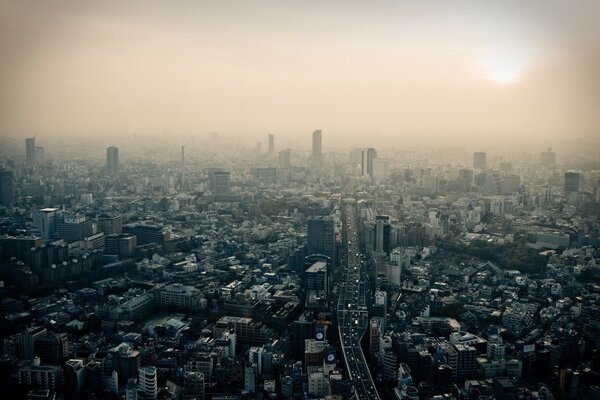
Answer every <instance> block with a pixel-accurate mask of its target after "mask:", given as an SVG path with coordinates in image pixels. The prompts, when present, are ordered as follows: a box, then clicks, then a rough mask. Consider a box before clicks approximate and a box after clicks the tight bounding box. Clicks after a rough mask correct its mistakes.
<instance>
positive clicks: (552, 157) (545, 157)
mask: <svg viewBox="0 0 600 400" xmlns="http://www.w3.org/2000/svg"><path fill="white" fill-rule="evenodd" d="M540 162H541V164H542V165H546V166H551V165H554V164H556V153H555V152H553V151H552V149H550V148H548V150H547V151H542V152H541V153H540Z"/></svg>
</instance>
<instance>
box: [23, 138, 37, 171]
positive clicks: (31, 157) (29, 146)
mask: <svg viewBox="0 0 600 400" xmlns="http://www.w3.org/2000/svg"><path fill="white" fill-rule="evenodd" d="M25 163H26V164H27V165H28V166H34V165H35V138H34V137H33V138H27V139H25Z"/></svg>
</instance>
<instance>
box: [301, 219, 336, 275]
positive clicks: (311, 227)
mask: <svg viewBox="0 0 600 400" xmlns="http://www.w3.org/2000/svg"><path fill="white" fill-rule="evenodd" d="M307 241H308V243H307V249H308V254H323V255H325V256H327V257H329V258H330V262H331V265H335V227H334V222H333V218H332V217H329V216H326V217H310V218H309V219H308V235H307Z"/></svg>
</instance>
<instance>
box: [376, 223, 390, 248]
mask: <svg viewBox="0 0 600 400" xmlns="http://www.w3.org/2000/svg"><path fill="white" fill-rule="evenodd" d="M375 251H376V252H378V253H389V252H390V217H389V216H388V215H377V216H376V217H375Z"/></svg>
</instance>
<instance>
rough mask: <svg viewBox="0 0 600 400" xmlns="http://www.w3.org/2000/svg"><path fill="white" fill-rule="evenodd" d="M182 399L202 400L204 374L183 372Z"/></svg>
mask: <svg viewBox="0 0 600 400" xmlns="http://www.w3.org/2000/svg"><path fill="white" fill-rule="evenodd" d="M183 399H184V400H188V399H189V400H192V399H195V400H201V399H204V374H203V373H202V372H196V371H186V372H185V374H184V375H183Z"/></svg>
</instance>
